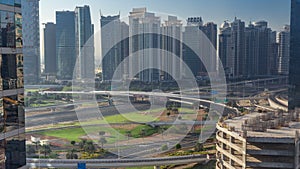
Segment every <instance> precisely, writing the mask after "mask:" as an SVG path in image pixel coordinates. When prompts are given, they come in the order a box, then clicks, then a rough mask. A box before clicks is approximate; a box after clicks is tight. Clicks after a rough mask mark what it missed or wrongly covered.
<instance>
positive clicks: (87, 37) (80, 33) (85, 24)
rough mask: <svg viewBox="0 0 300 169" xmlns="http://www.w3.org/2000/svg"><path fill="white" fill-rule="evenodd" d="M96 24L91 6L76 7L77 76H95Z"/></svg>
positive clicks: (81, 77) (80, 77) (82, 77)
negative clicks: (93, 21) (92, 18)
mask: <svg viewBox="0 0 300 169" xmlns="http://www.w3.org/2000/svg"><path fill="white" fill-rule="evenodd" d="M93 35H94V25H93V24H92V21H91V12H90V7H89V6H87V5H85V6H83V7H76V8H75V37H76V56H77V61H78V63H77V68H76V69H77V78H79V79H85V78H94V76H95V54H94V38H93Z"/></svg>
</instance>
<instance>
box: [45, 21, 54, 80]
mask: <svg viewBox="0 0 300 169" xmlns="http://www.w3.org/2000/svg"><path fill="white" fill-rule="evenodd" d="M55 32H56V25H55V24H54V23H46V24H45V28H44V58H45V72H44V73H46V74H50V75H56V39H55V36H53V35H55Z"/></svg>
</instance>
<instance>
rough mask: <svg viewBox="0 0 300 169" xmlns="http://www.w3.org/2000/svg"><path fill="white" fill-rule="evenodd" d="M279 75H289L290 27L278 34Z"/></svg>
mask: <svg viewBox="0 0 300 169" xmlns="http://www.w3.org/2000/svg"><path fill="white" fill-rule="evenodd" d="M277 41H278V59H279V61H278V73H279V74H283V75H287V74H288V73H289V59H290V26H289V25H286V26H284V28H283V30H282V31H280V32H279V33H278V38H277Z"/></svg>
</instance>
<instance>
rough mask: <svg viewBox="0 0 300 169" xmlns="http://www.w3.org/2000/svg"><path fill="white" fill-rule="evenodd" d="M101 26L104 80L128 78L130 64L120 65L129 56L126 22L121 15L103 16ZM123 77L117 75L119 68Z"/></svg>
mask: <svg viewBox="0 0 300 169" xmlns="http://www.w3.org/2000/svg"><path fill="white" fill-rule="evenodd" d="M100 24H101V42H102V43H101V46H102V76H103V78H102V80H104V81H111V80H113V78H114V80H122V79H123V78H125V77H126V76H128V65H127V64H128V63H126V64H120V63H121V62H122V61H123V60H124V59H125V57H127V56H128V34H129V28H128V25H127V24H126V23H125V22H121V21H120V15H114V16H103V15H101V19H100ZM119 66H121V67H119ZM118 67H119V68H120V69H121V70H123V71H122V73H124V74H123V75H124V76H125V77H122V76H121V75H115V77H113V76H114V73H115V71H116V70H117V68H118Z"/></svg>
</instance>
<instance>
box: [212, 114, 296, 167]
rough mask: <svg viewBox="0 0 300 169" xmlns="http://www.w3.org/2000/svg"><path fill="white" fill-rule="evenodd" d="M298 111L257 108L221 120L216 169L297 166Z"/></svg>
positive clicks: (218, 125) (218, 132)
mask: <svg viewBox="0 0 300 169" xmlns="http://www.w3.org/2000/svg"><path fill="white" fill-rule="evenodd" d="M299 112H300V110H299V109H298V110H297V109H296V110H295V111H292V112H287V111H284V110H279V109H277V110H274V111H271V110H268V111H266V110H264V111H261V110H259V111H254V112H251V113H247V114H243V115H237V116H235V117H233V116H228V117H226V118H223V119H221V120H220V121H219V123H218V124H217V134H216V138H217V145H216V149H217V154H216V157H217V162H216V169H275V168H278V169H289V168H295V169H298V168H299V167H300V165H299V132H300V122H299Z"/></svg>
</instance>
